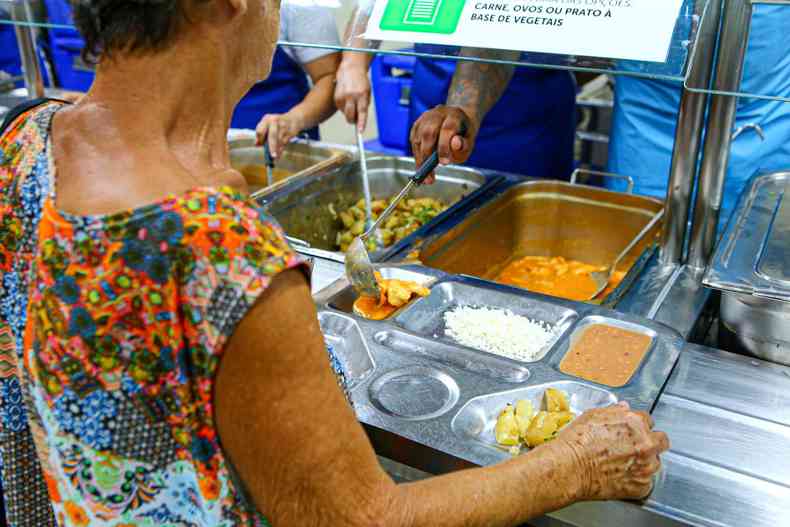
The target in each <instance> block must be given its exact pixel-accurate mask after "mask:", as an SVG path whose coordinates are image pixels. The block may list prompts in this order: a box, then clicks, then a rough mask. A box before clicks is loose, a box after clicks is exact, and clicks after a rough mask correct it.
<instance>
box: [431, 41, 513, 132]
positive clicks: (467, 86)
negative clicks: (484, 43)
mask: <svg viewBox="0 0 790 527" xmlns="http://www.w3.org/2000/svg"><path fill="white" fill-rule="evenodd" d="M460 56H462V57H472V56H473V57H478V58H481V59H490V60H503V61H506V60H510V61H512V60H518V57H519V53H518V52H512V51H500V50H487V49H470V48H464V49H463V50H461V53H460ZM513 71H514V67H513V66H511V65H508V64H499V63H490V62H488V63H486V62H469V61H459V62H458V64H457V65H456V67H455V75H453V81H452V84H451V85H450V91H449V93H448V94H447V106H453V107H457V108H460V109H462V110H463V111H464V113H466V115H467V116H468V117H469V118H470V119H471V120H472V121H473V123H471V124H472V125H473V126H475V128H479V126H480V123H481V122H482V121H483V119H484V118H485V116H486V114H487V113H488V112H489V111H490V110H491V108H493V106H494V105H495V104H496V102H497V101H498V100H499V99H500V97H502V94H503V93H505V89H506V88H507V86H508V84H510V80H511V79H512V78H513Z"/></svg>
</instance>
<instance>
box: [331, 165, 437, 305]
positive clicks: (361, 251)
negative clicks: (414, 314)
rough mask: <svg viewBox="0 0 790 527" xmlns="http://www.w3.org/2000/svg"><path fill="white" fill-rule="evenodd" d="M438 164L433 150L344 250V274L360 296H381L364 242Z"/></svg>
mask: <svg viewBox="0 0 790 527" xmlns="http://www.w3.org/2000/svg"><path fill="white" fill-rule="evenodd" d="M438 165H439V153H438V152H434V153H433V154H432V155H431V157H429V158H428V159H427V160H426V161H425V162H424V163H423V164H422V166H420V168H419V169H417V172H415V174H414V175H413V176H412V177H410V178H409V182H408V183H407V184H406V186H405V187H403V190H401V191H400V194H398V195H397V196H396V197H395V199H394V200H392V203H390V205H389V207H387V208H386V210H384V212H382V213H381V215H380V216H379V217H378V219H377V220H376V221H375V223H373V225H371V226H370V228H368V230H367V231H365V232H364V233H363V234H362V235H361V236H358V237H356V238H354V241H352V242H351V245H349V246H348V250H347V251H346V276H348V278H349V280H350V281H351V285H352V286H353V287H354V289H355V290H356V291H357V293H359V294H360V295H361V296H368V297H373V298H379V297H380V296H381V289H380V288H379V284H378V282H377V281H376V273H375V270H374V269H373V264H372V263H371V262H370V256H369V255H368V250H367V247H366V245H365V242H367V241H368V239H369V238H370V236H371V235H372V234H373V233H374V232H376V229H377V228H378V226H379V225H380V224H381V222H383V221H384V220H385V219H387V217H388V216H389V215H390V214H392V211H394V210H395V208H396V207H397V206H398V203H400V202H401V201H402V200H403V198H405V197H406V196H407V195H408V194H409V192H410V191H411V189H412V188H413V187H414V186H417V185H421V184H422V182H423V181H425V178H427V177H428V175H429V174H430V173H431V172H433V171H434V169H435V168H436V167H437V166H438Z"/></svg>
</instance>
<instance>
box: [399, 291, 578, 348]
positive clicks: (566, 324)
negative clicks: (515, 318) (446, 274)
mask: <svg viewBox="0 0 790 527" xmlns="http://www.w3.org/2000/svg"><path fill="white" fill-rule="evenodd" d="M508 289H510V288H492V287H487V286H486V284H485V283H480V284H478V285H472V284H470V283H468V280H467V281H466V282H461V281H457V280H453V279H450V280H448V281H445V282H442V283H439V284H436V285H435V286H434V287H433V288H432V289H431V294H430V295H429V296H427V297H425V298H420V299H418V300H416V301H415V302H413V303H411V304H410V305H409V306H407V307H405V308H404V309H403V311H401V313H400V314H399V315H398V316H397V317H396V318H395V323H396V324H398V325H400V326H402V327H404V328H405V329H407V330H409V331H411V332H413V333H417V334H420V335H424V336H427V337H432V338H436V339H438V340H440V341H444V342H449V343H452V344H454V345H456V346H461V344H460V343H458V342H456V341H455V340H454V339H453V338H452V337H450V336H448V335H447V334H446V332H445V324H444V315H445V313H447V312H448V311H452V310H454V309H456V308H458V307H461V306H472V307H488V308H497V309H505V310H509V311H511V312H513V313H514V314H516V315H520V316H524V317H527V318H529V319H530V320H534V321H539V322H543V323H545V324H547V325H548V326H550V327H551V328H552V331H553V333H554V336H553V337H552V339H551V340H550V341H549V342H548V343H547V344H546V346H544V348H543V350H542V351H541V352H540V357H539V358H538V359H536V360H535V361H531V362H538V361H540V360H542V359H543V357H545V356H546V355H547V354H548V353H549V351H550V350H551V349H552V348H553V347H554V346H555V345H556V344H557V342H558V341H559V340H560V338H562V336H563V335H564V334H565V333H566V332H567V330H568V329H569V328H570V327H571V325H572V324H573V323H574V322H575V321H576V319H577V318H578V313H577V312H576V311H574V310H573V309H569V308H567V307H565V306H562V305H559V304H554V303H551V302H544V301H542V300H539V299H537V298H535V297H532V296H529V297H528V296H524V295H521V294H519V291H518V290H516V289H510V290H508ZM477 351H478V352H480V353H484V354H485V355H489V353H487V352H486V351H484V350H477Z"/></svg>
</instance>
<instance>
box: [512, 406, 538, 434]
mask: <svg viewBox="0 0 790 527" xmlns="http://www.w3.org/2000/svg"><path fill="white" fill-rule="evenodd" d="M533 417H535V409H534V408H533V407H532V401H527V400H525V399H522V400H520V401H518V402H517V403H516V423H518V434H519V435H520V436H521V437H526V435H527V430H528V429H529V424H530V423H531V422H532V418H533Z"/></svg>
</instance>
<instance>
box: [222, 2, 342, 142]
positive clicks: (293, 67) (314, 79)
mask: <svg viewBox="0 0 790 527" xmlns="http://www.w3.org/2000/svg"><path fill="white" fill-rule="evenodd" d="M280 40H281V41H285V42H310V43H312V44H321V45H326V46H335V47H337V46H339V45H340V37H339V35H338V31H337V25H336V23H335V18H334V15H333V13H332V11H331V10H330V9H328V8H326V7H320V6H316V5H301V4H296V3H291V2H287V1H284V2H283V4H282V8H281V16H280ZM339 63H340V53H338V52H337V51H333V50H331V49H318V48H304V47H284V46H278V47H277V51H276V52H275V54H274V62H273V65H272V72H271V75H270V76H269V77H268V78H267V79H266V80H265V81H263V82H260V83H258V84H257V85H256V86H255V87H253V89H252V90H251V91H250V92H249V93H248V94H247V96H245V98H244V99H243V100H242V102H241V103H240V104H239V106H237V108H236V112H235V114H234V116H233V121H232V123H233V127H235V128H255V131H256V133H257V136H258V143H259V144H263V142H264V141H268V143H269V147H270V149H271V152H272V155H273V156H274V157H275V158H277V157H279V156H281V155H282V152H283V150H284V149H285V146H286V145H287V144H288V142H289V141H290V140H291V139H293V138H294V137H296V136H298V135H300V134H302V133H306V135H307V136H308V137H310V138H311V139H318V138H319V135H318V125H319V124H320V123H322V122H324V121H325V120H327V119H329V118H330V117H331V116H332V115H333V114H334V113H335V104H334V101H333V93H334V88H335V74H336V72H337V67H338V64H339ZM247 106H251V107H252V108H254V109H255V112H250V111H248V110H246V109H245V107H247Z"/></svg>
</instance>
